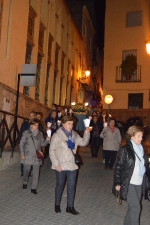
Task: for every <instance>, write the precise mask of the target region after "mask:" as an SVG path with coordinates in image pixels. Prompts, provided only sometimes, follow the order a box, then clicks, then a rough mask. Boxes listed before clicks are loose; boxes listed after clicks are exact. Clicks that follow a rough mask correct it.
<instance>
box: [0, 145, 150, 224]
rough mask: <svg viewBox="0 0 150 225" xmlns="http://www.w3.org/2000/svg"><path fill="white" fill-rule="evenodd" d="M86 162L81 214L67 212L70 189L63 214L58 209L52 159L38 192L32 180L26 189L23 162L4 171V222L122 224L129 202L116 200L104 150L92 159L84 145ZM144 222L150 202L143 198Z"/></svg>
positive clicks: (0, 209) (0, 196)
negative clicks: (34, 192)
mask: <svg viewBox="0 0 150 225" xmlns="http://www.w3.org/2000/svg"><path fill="white" fill-rule="evenodd" d="M80 155H81V157H82V159H83V163H84V165H83V166H82V167H81V169H80V171H79V176H78V182H77V190H76V197H75V209H76V210H77V211H79V213H80V214H79V215H76V216H74V215H71V214H69V213H66V196H67V194H66V188H65V190H64V193H63V196H62V203H61V211H62V212H61V213H59V214H57V213H55V212H54V190H55V172H54V171H53V170H51V163H50V160H49V158H47V159H46V160H45V163H44V165H43V166H42V169H41V175H40V181H39V186H38V195H33V194H31V190H30V189H31V179H32V178H30V180H29V183H28V188H27V189H26V190H23V189H22V178H21V177H20V163H17V164H15V165H13V166H11V167H9V168H7V169H5V170H3V171H1V172H0V186H1V192H0V224H1V225H10V224H11V225H48V224H49V225H55V224H59V225H77V224H78V225H110V224H111V225H122V223H123V219H124V216H125V213H126V210H127V204H126V202H124V201H123V204H122V205H118V204H117V203H116V199H115V197H114V196H113V195H112V193H111V188H112V182H113V171H111V170H105V169H103V168H104V164H103V163H102V157H101V153H99V157H98V158H91V154H90V149H89V147H84V148H80ZM142 203H143V210H142V216H141V225H149V224H150V217H149V212H150V211H149V210H150V202H149V201H147V200H144V199H143V201H142Z"/></svg>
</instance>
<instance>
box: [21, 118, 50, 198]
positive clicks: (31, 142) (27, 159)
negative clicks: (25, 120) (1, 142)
mask: <svg viewBox="0 0 150 225" xmlns="http://www.w3.org/2000/svg"><path fill="white" fill-rule="evenodd" d="M39 124H40V120H38V119H33V120H31V121H30V128H29V129H28V130H26V131H24V133H23V135H22V138H21V141H20V152H21V162H22V163H23V164H24V171H23V189H27V183H28V177H29V172H30V168H31V166H33V180H32V188H31V193H33V194H37V190H36V189H37V185H38V180H39V169H40V165H42V160H41V159H38V158H37V154H36V152H37V151H38V152H39V153H41V154H42V152H41V147H42V146H43V147H44V146H46V145H47V144H48V142H49V140H50V138H49V137H47V138H46V140H45V139H44V138H43V134H42V132H40V131H39Z"/></svg>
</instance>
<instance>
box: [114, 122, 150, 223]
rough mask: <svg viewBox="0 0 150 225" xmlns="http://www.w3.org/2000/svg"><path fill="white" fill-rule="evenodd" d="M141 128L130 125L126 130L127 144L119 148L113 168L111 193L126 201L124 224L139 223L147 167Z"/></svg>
mask: <svg viewBox="0 0 150 225" xmlns="http://www.w3.org/2000/svg"><path fill="white" fill-rule="evenodd" d="M142 137H143V129H142V128H141V127H137V126H132V127H130V128H129V129H128V131H127V138H128V140H127V144H126V145H125V146H123V147H121V148H120V149H119V152H118V157H117V160H116V165H115V169H114V188H113V193H114V194H116V191H120V198H121V199H122V200H125V201H127V203H128V211H127V213H126V216H125V219H124V223H123V224H124V225H139V224H140V212H141V198H142V183H143V177H144V174H145V172H146V167H147V157H146V156H145V153H144V150H143V147H142V145H141V141H142Z"/></svg>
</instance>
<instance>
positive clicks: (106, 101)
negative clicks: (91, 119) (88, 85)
mask: <svg viewBox="0 0 150 225" xmlns="http://www.w3.org/2000/svg"><path fill="white" fill-rule="evenodd" d="M104 101H105V103H106V104H107V105H108V116H109V107H110V104H111V103H112V101H113V97H112V95H106V96H105V98H104Z"/></svg>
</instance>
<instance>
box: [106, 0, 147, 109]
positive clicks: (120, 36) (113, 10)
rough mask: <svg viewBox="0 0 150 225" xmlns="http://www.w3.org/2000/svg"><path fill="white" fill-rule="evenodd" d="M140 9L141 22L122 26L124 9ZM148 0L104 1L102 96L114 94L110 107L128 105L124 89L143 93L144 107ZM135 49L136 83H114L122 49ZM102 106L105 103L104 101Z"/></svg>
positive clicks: (124, 22) (124, 107)
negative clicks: (139, 68)
mask: <svg viewBox="0 0 150 225" xmlns="http://www.w3.org/2000/svg"><path fill="white" fill-rule="evenodd" d="M141 10H142V11H143V24H142V26H137V27H128V28H127V27H126V13H127V12H134V11H141ZM149 10H150V8H149V0H145V1H143V0H132V1H130V0H126V1H120V0H109V1H106V18H105V46H104V85H103V93H104V96H105V95H107V94H111V95H112V96H113V97H114V101H113V103H112V104H111V105H110V107H111V108H112V109H127V108H128V93H143V94H144V102H143V108H144V109H148V108H149V106H150V104H149V103H150V102H149V90H150V79H149V77H150V57H149V56H148V55H147V53H146V48H145V41H146V40H147V39H148V38H149V34H150V27H149V16H150V11H149ZM134 49H137V64H138V65H141V66H142V69H141V80H142V81H141V82H140V83H138V82H137V83H116V82H115V77H116V66H120V65H121V63H122V51H123V50H134ZM104 108H107V105H106V104H105V103H104Z"/></svg>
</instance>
